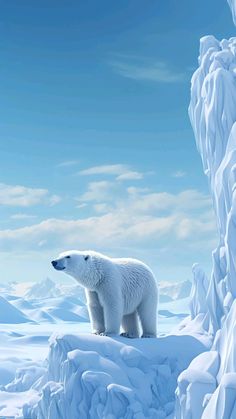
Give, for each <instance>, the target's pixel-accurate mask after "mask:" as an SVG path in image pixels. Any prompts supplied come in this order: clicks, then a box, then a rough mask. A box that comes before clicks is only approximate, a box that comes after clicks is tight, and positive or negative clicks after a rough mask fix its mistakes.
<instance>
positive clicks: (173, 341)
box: [23, 334, 207, 419]
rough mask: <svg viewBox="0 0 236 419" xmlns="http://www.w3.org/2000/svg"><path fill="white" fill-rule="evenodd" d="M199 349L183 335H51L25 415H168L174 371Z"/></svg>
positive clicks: (95, 418) (66, 417)
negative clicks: (36, 392)
mask: <svg viewBox="0 0 236 419" xmlns="http://www.w3.org/2000/svg"><path fill="white" fill-rule="evenodd" d="M204 350H207V346H206V345H204V344H203V343H202V342H201V341H200V340H198V339H196V338H195V337H194V336H186V335H179V336H174V335H172V336H171V335H170V336H166V337H163V338H158V339H125V338H121V337H118V338H113V339H112V338H109V337H101V336H96V335H86V334H84V335H83V334H81V335H78V336H75V335H64V336H63V335H58V336H54V337H53V338H51V347H50V353H49V358H48V370H47V373H46V375H45V378H44V380H43V382H44V383H45V380H46V384H45V385H44V386H43V387H42V390H41V396H40V400H39V401H37V403H36V404H35V405H34V404H33V402H32V403H28V404H27V405H25V406H24V408H23V412H24V417H25V418H29V417H30V418H31V419H36V418H37V419H39V418H46V417H47V418H48V419H55V418H56V419H71V418H73V419H77V418H84V419H86V418H88V419H89V418H93V419H99V418H101V419H102V418H114V417H116V418H122V419H131V418H137V419H138V418H140V419H144V418H150V419H151V418H153V419H156V418H158V419H164V418H167V417H168V416H169V415H170V414H171V413H173V410H174V400H175V388H176V383H177V377H178V375H179V373H180V372H181V371H183V369H184V368H186V366H187V365H189V363H190V362H191V360H192V359H193V358H194V357H195V356H196V355H198V354H199V353H201V352H202V351H204ZM163 389H164V391H163Z"/></svg>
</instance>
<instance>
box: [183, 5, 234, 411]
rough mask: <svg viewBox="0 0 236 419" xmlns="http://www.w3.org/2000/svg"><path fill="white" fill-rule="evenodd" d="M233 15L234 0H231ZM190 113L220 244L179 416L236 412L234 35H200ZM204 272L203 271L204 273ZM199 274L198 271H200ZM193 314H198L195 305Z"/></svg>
mask: <svg viewBox="0 0 236 419" xmlns="http://www.w3.org/2000/svg"><path fill="white" fill-rule="evenodd" d="M229 4H230V6H231V8H232V13H233V17H234V19H235V11H236V2H234V1H229ZM189 114H190V119H191V122H192V126H193V129H194V133H195V138H196V143H197V148H198V150H199V152H200V154H201V157H202V162H203V167H204V171H205V174H206V175H207V177H208V179H209V186H210V190H211V194H212V198H213V205H214V210H215V213H216V218H217V225H218V233H219V245H218V247H217V249H216V250H215V251H214V252H213V269H212V277H211V280H210V284H209V288H208V292H207V296H206V299H205V300H204V296H200V295H199V294H198V300H199V306H202V303H200V300H201V298H202V297H203V300H204V301H203V304H204V310H203V311H204V312H205V316H204V319H202V320H203V321H204V328H205V329H206V330H208V332H209V333H212V334H213V336H214V342H213V346H212V349H211V351H210V352H208V353H202V354H200V355H199V356H198V357H197V358H196V359H194V360H193V361H192V362H191V363H190V365H189V367H188V368H187V370H185V371H183V372H182V373H181V374H180V376H179V378H178V388H177V391H176V395H177V401H176V417H177V418H178V419H180V418H181V419H190V418H196V419H198V418H203V419H209V418H211V419H219V418H224V419H233V418H235V417H236V300H235V297H236V123H235V122H236V38H230V39H229V40H226V39H223V40H222V41H221V42H220V41H218V40H217V39H215V38H214V37H213V36H206V37H204V38H202V39H201V40H200V56H199V68H198V69H197V70H196V72H195V73H194V75H193V77H192V88H191V102H190V107H189ZM202 275H203V273H202ZM197 277H198V278H199V273H198V274H197ZM193 309H194V307H192V309H191V314H192V316H194V315H195V314H197V312H196V313H194V312H193V311H194V310H193Z"/></svg>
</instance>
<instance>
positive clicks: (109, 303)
mask: <svg viewBox="0 0 236 419" xmlns="http://www.w3.org/2000/svg"><path fill="white" fill-rule="evenodd" d="M99 298H100V299H101V303H102V306H103V314H104V323H105V332H104V333H103V335H105V336H109V335H119V333H120V325H121V320H122V309H123V307H122V297H121V295H120V291H119V290H116V289H109V287H108V288H106V287H104V288H103V289H101V290H99Z"/></svg>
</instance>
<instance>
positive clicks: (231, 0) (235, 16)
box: [228, 0, 236, 25]
mask: <svg viewBox="0 0 236 419" xmlns="http://www.w3.org/2000/svg"><path fill="white" fill-rule="evenodd" d="M228 3H229V7H230V9H231V11H232V15H233V21H234V24H235V25H236V1H235V0H228Z"/></svg>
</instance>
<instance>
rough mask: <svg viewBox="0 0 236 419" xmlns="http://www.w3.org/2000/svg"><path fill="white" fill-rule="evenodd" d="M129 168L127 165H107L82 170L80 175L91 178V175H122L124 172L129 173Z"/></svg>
mask: <svg viewBox="0 0 236 419" xmlns="http://www.w3.org/2000/svg"><path fill="white" fill-rule="evenodd" d="M128 170H129V167H128V166H126V165H125V164H105V165H101V166H93V167H89V168H88V169H84V170H80V171H79V172H78V174H79V175H82V176H89V175H116V176H117V175H121V174H122V173H124V172H127V171H128Z"/></svg>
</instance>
